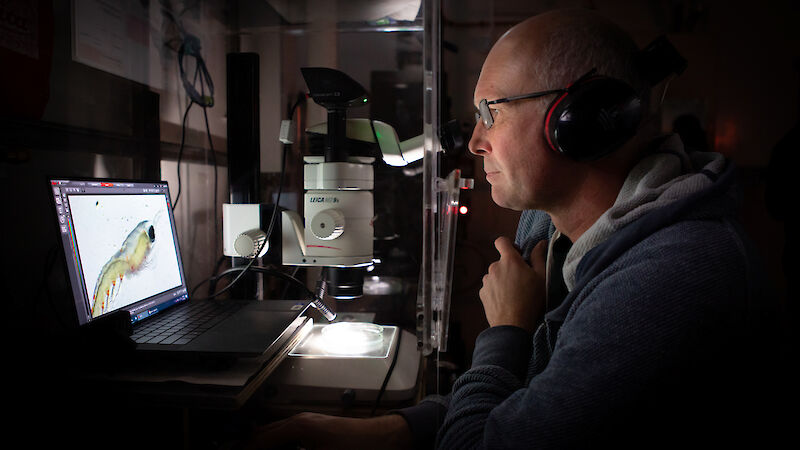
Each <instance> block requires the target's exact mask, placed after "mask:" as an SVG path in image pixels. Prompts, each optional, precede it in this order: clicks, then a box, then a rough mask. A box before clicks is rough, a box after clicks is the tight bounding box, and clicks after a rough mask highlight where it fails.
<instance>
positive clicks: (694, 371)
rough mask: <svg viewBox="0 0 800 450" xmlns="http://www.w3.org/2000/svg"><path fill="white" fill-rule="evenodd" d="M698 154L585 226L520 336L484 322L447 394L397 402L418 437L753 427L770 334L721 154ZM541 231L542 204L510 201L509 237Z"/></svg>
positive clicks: (655, 433) (526, 242)
mask: <svg viewBox="0 0 800 450" xmlns="http://www.w3.org/2000/svg"><path fill="white" fill-rule="evenodd" d="M679 150H681V151H682V149H679ZM684 156H685V155H684ZM684 159H685V161H689V159H686V158H684ZM653 164H660V163H653ZM653 167H655V166H653ZM709 167H712V166H711V165H707V166H704V167H684V168H682V169H681V171H682V172H684V173H691V174H692V176H701V177H705V178H707V179H703V180H700V181H701V183H700V184H698V185H697V186H700V187H697V186H695V187H693V188H692V189H688V190H687V191H686V192H683V193H681V194H680V195H677V196H676V198H674V199H671V200H670V201H669V202H665V203H666V204H660V205H658V207H657V208H651V209H649V210H646V212H644V213H642V214H639V215H638V216H636V217H635V218H634V219H633V220H630V221H623V223H622V225H621V226H619V227H618V228H614V229H613V230H611V231H606V232H603V233H599V234H596V235H595V236H594V237H589V238H592V239H596V240H597V241H598V242H597V243H596V245H595V243H593V244H592V245H591V246H590V247H591V248H590V250H588V251H587V252H586V253H585V254H583V255H581V256H580V257H579V258H578V263H577V266H576V269H575V273H574V279H571V280H570V283H569V284H571V285H572V286H571V289H570V291H569V293H568V294H567V295H566V298H564V299H563V301H561V302H560V303H559V304H557V305H549V306H548V312H547V313H546V314H545V317H544V320H543V322H542V323H541V324H540V325H539V326H538V328H537V329H536V331H535V333H534V334H533V335H531V334H530V333H528V332H526V331H524V330H522V329H520V328H516V327H512V326H499V327H492V328H489V329H487V330H485V331H484V332H483V333H481V334H480V335H479V337H478V339H477V341H476V344H475V351H474V354H473V361H472V367H471V369H469V370H468V371H467V372H466V373H464V374H463V375H462V376H461V377H459V378H458V380H457V381H456V383H455V385H454V387H453V392H452V394H451V395H449V396H448V397H445V398H438V399H437V398H435V397H432V398H430V399H428V401H424V402H422V403H421V404H420V405H418V406H415V407H413V408H409V409H406V410H403V411H400V413H401V414H403V415H404V417H406V419H407V420H408V422H409V425H410V427H411V429H412V432H413V433H414V434H415V438H416V439H417V442H418V443H419V444H420V446H423V445H425V443H427V444H430V443H432V442H433V436H432V433H433V430H435V429H437V428H438V437H437V439H436V444H437V447H438V448H446V449H468V448H536V449H539V448H576V447H578V448H586V447H589V448H597V447H606V446H614V447H638V448H652V447H668V446H673V445H675V444H680V445H691V446H694V444H699V443H701V442H702V443H706V444H720V443H721V442H722V439H728V440H730V438H732V440H733V441H734V442H736V441H739V440H740V439H745V438H748V439H758V438H760V437H762V435H760V434H759V433H760V431H759V433H750V431H752V430H753V429H754V428H753V426H754V424H755V421H757V422H759V424H760V425H764V422H766V421H765V420H761V419H764V417H766V416H767V415H769V414H770V413H772V412H773V411H774V410H771V409H767V408H769V407H770V406H772V403H765V401H766V399H765V398H764V395H765V394H766V393H767V392H768V391H770V392H771V387H772V386H769V383H765V379H767V380H768V379H769V378H770V377H771V376H773V373H772V371H773V370H775V369H774V368H771V366H770V364H771V363H773V362H774V361H775V358H776V355H775V353H776V352H774V350H776V349H777V348H778V347H779V346H777V345H776V343H779V342H778V341H775V340H776V339H780V338H781V337H780V336H779V335H778V334H776V332H777V330H778V328H777V327H776V326H775V323H776V322H775V320H776V318H775V316H774V315H772V314H773V313H774V305H773V304H771V303H770V302H769V301H767V300H768V299H771V298H772V297H771V296H770V295H769V294H770V293H769V290H768V288H767V283H766V279H765V276H764V271H763V267H762V265H761V263H760V260H759V258H758V257H757V255H756V254H755V252H754V250H753V247H752V245H751V244H750V242H749V241H748V239H747V238H746V236H745V233H744V232H743V231H742V229H741V228H740V226H739V225H738V222H737V220H736V203H737V196H736V192H737V191H736V188H735V178H736V169H735V168H734V166H733V165H732V164H730V163H729V162H728V161H725V160H720V159H719V158H715V164H714V165H713V167H715V168H716V169H715V170H709V169H708V168H709ZM697 181H698V180H696V179H695V181H694V182H695V183H696V182H697ZM670 189H672V190H674V187H671V188H670ZM633 191H636V192H639V191H640V190H636V189H631V192H633ZM618 200H619V199H618ZM629 206H630V205H629ZM629 209H630V208H629ZM611 217H614V214H611ZM553 232H554V229H553V227H552V224H551V223H550V219H549V217H548V216H547V214H545V213H543V212H539V211H525V212H524V213H523V214H522V216H521V219H520V225H519V228H518V233H517V245H518V246H519V247H521V248H523V254H524V256H528V255H529V253H530V250H531V249H532V248H533V246H534V245H535V244H536V243H537V242H538V241H540V240H542V239H548V238H549V237H550V236H552V235H553ZM587 233H589V232H587ZM590 234H591V233H590ZM576 244H577V242H576ZM574 259H575V258H573V260H574ZM775 395H779V394H776V393H774V392H771V393H770V394H769V397H770V398H773V397H774V396H775ZM770 417H772V416H770ZM758 429H759V430H761V429H762V428H761V427H759V428H758ZM745 432H747V435H745Z"/></svg>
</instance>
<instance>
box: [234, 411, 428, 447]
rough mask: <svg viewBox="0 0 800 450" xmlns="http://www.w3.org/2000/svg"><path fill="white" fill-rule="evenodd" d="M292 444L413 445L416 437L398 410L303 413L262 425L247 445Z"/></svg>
mask: <svg viewBox="0 0 800 450" xmlns="http://www.w3.org/2000/svg"><path fill="white" fill-rule="evenodd" d="M292 444H294V445H299V446H301V447H302V448H304V449H308V450H317V449H325V450H335V449H375V448H381V449H410V448H412V437H411V430H410V429H409V428H408V423H407V422H406V420H405V419H403V417H402V416H399V415H397V414H387V415H385V416H380V417H372V418H368V419H359V418H354V417H336V416H327V415H324V414H316V413H300V414H297V415H294V416H292V417H289V418H288V419H284V420H280V421H277V422H273V423H271V424H268V425H265V426H264V427H261V428H259V429H258V430H256V431H255V433H254V435H253V436H252V438H251V439H250V441H249V442H248V443H247V445H246V446H245V448H246V449H248V450H250V449H269V448H286V446H287V445H292Z"/></svg>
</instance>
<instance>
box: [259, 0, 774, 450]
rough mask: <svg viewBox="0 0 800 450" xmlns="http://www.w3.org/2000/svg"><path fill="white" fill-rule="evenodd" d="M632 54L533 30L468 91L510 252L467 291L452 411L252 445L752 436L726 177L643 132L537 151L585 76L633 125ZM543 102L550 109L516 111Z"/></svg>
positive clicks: (741, 264)
mask: <svg viewBox="0 0 800 450" xmlns="http://www.w3.org/2000/svg"><path fill="white" fill-rule="evenodd" d="M636 55H637V49H636V46H635V45H634V43H633V42H632V40H631V39H630V38H629V37H628V36H627V35H625V34H624V33H623V32H622V31H620V30H619V29H618V28H617V27H616V26H615V25H613V24H611V23H610V22H608V21H606V20H605V19H603V18H601V17H599V16H597V15H596V14H594V13H592V12H588V11H583V10H566V11H555V12H550V13H546V14H541V15H538V16H535V17H533V18H531V19H528V20H526V21H524V22H522V23H520V24H519V25H517V26H515V27H513V28H512V29H511V30H509V31H508V32H507V33H506V34H505V35H503V36H502V37H501V38H500V40H499V41H498V42H497V43H496V44H495V46H494V47H493V48H492V50H491V51H490V53H489V55H488V56H487V58H486V61H485V63H484V65H483V68H482V71H481V75H480V78H479V80H478V83H477V86H476V88H475V94H474V104H475V105H476V108H478V109H479V113H480V117H479V120H478V121H477V123H476V125H475V128H474V131H473V135H472V138H471V140H470V143H469V148H470V151H471V152H472V153H474V154H476V155H478V156H480V157H482V158H483V163H484V169H485V172H486V178H487V181H488V182H489V183H490V184H491V194H492V199H493V200H494V201H495V202H496V203H497V204H498V205H500V206H502V207H506V208H510V209H514V210H520V211H524V212H523V214H522V216H521V219H520V225H519V229H518V232H517V239H516V248H515V245H514V244H513V243H512V242H511V241H510V240H509V239H507V238H504V237H501V238H499V239H498V240H497V241H496V242H495V245H496V247H497V250H498V252H499V254H500V259H499V260H498V261H496V262H495V263H493V264H492V265H491V266H490V267H489V270H488V273H487V274H486V276H484V278H483V287H482V289H481V291H480V298H481V301H482V303H483V305H484V310H485V313H486V318H487V320H488V322H489V325H490V328H489V329H487V330H485V331H484V332H483V333H481V335H480V336H479V337H478V339H477V341H476V345H475V352H474V355H473V362H472V368H471V369H470V370H469V371H467V372H466V373H465V374H463V375H462V376H461V377H460V378H459V379H458V380H457V381H456V383H455V385H454V388H453V392H452V393H451V395H449V396H448V397H445V398H435V397H431V398H429V399H426V400H425V401H423V402H422V403H420V404H419V405H417V406H414V407H411V408H407V409H405V410H401V411H397V413H396V414H389V415H386V416H383V417H378V418H374V419H353V418H338V417H329V416H322V415H316V414H303V415H300V416H296V417H294V418H290V419H288V420H286V421H282V422H278V423H275V424H272V425H270V426H269V427H267V428H265V429H263V430H261V434H260V435H259V436H260V439H259V440H260V442H261V443H264V442H270V440H272V441H273V442H283V441H284V439H285V438H286V437H287V436H294V437H295V438H297V437H299V438H300V439H301V440H302V441H303V444H304V446H305V447H307V448H317V447H322V448H424V447H430V446H432V445H433V444H434V440H435V442H436V445H437V447H439V448H454V449H461V448H483V447H487V448H537V449H538V448H574V447H585V446H591V447H600V446H604V445H615V446H637V447H657V446H661V445H664V446H666V445H670V444H675V443H689V442H691V443H698V442H705V443H712V442H713V443H719V442H720V441H722V440H724V439H723V438H731V437H732V438H734V439H738V438H740V437H741V436H742V435H741V434H738V433H739V432H740V431H741V430H745V429H747V428H746V427H752V426H754V422H753V419H754V416H753V415H752V414H748V410H747V409H745V408H743V407H745V406H747V407H751V406H753V405H754V404H755V400H757V398H751V397H757V396H750V395H748V394H750V393H751V392H753V389H752V388H753V384H752V383H754V379H753V378H751V376H752V375H753V372H758V371H751V370H748V369H750V368H754V367H758V368H762V369H763V368H764V366H759V365H758V364H760V362H756V360H755V356H756V355H757V354H758V353H757V352H755V351H754V349H753V348H752V347H753V346H752V345H750V344H755V346H756V347H761V346H760V345H759V344H760V342H759V341H758V340H757V339H758V338H759V335H757V334H756V335H755V336H753V333H756V332H758V331H760V330H761V325H762V323H761V322H760V321H759V320H757V319H761V318H762V315H761V309H759V308H760V307H761V306H762V305H761V304H760V303H759V300H760V298H761V296H762V294H763V292H762V290H763V286H764V282H763V279H762V275H761V273H760V271H759V267H758V265H757V262H755V261H756V260H755V259H754V257H753V256H752V253H751V250H750V249H749V245H750V244H749V243H748V242H747V240H746V239H745V238H744V234H743V233H742V232H741V231H740V229H739V227H738V225H737V224H736V221H735V220H734V218H735V208H734V206H735V198H734V196H733V195H732V193H733V192H734V185H733V178H734V173H735V172H734V169H733V166H732V165H731V164H730V162H729V161H727V160H726V159H725V158H723V157H722V156H721V155H718V154H711V153H693V154H689V153H686V152H685V151H684V149H683V146H682V145H681V142H680V140H679V139H678V138H677V137H676V136H674V135H671V136H665V137H658V136H656V135H655V133H654V132H653V130H652V128H653V127H652V126H648V125H652V121H648V120H647V118H645V120H644V121H643V122H642V123H641V124H640V125H639V126H638V128H637V131H636V135H635V136H633V137H632V138H631V139H627V140H625V141H624V143H622V144H621V145H619V146H617V147H615V148H613V149H611V150H609V152H601V153H608V154H598V155H596V157H592V158H574V157H570V156H565V155H564V154H562V153H559V152H557V151H554V150H553V149H552V148H551V145H550V144H549V143H548V142H547V140H548V138H549V137H548V134H547V133H546V131H545V130H544V123H545V121H546V120H547V114H548V106H549V105H550V104H551V103H552V102H553V101H554V99H555V98H556V97H557V96H559V95H561V94H563V88H565V87H566V86H569V85H571V84H572V83H573V82H575V81H576V80H579V79H581V78H582V76H583V75H584V74H586V73H587V72H589V71H590V70H591V69H596V71H597V73H598V74H600V75H603V76H606V77H613V78H615V79H620V80H622V81H624V82H625V83H627V84H628V85H630V86H631V87H632V88H633V89H634V90H635V91H636V93H637V94H638V95H637V98H638V99H639V100H640V101H641V102H642V105H641V106H642V108H643V110H644V111H645V112H646V111H647V110H648V107H647V105H648V99H649V85H648V84H647V83H646V81H645V80H644V79H643V78H642V77H641V76H640V72H639V71H638V70H637V66H636V64H635V59H636ZM551 91H552V92H551ZM540 92H550V93H549V94H546V95H538V94H537V95H530V96H527V95H526V94H528V93H540ZM516 96H522V97H523V98H519V99H514V100H509V101H500V102H497V101H496V100H498V99H508V98H514V97H516ZM487 107H488V108H487ZM487 109H488V111H487ZM551 137H552V136H551ZM584 150H592V149H584ZM517 248H520V249H522V252H521V254H520V253H519V252H518V251H517ZM760 337H762V338H763V337H764V335H761V336H760ZM756 386H757V387H758V388H759V389H763V388H764V386H763V385H756ZM759 406H762V405H760V404H759ZM766 411H768V410H766ZM750 412H752V411H750ZM763 413H765V410H759V413H758V414H763Z"/></svg>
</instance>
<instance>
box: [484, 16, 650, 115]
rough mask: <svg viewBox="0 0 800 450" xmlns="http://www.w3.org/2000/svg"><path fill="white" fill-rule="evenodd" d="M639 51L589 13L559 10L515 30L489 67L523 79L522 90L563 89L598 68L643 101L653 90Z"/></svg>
mask: <svg viewBox="0 0 800 450" xmlns="http://www.w3.org/2000/svg"><path fill="white" fill-rule="evenodd" d="M637 52H638V48H637V46H636V43H635V42H634V41H633V39H632V38H631V37H630V36H629V35H628V34H627V33H626V32H625V31H623V30H622V29H621V28H619V27H618V26H617V25H616V24H614V23H613V22H611V21H610V20H608V19H606V18H604V17H602V16H601V15H599V14H597V13H595V12H593V11H591V10H586V9H579V8H575V9H560V10H554V11H549V12H546V13H542V14H539V15H536V16H534V17H531V18H529V19H527V20H525V21H523V22H520V23H519V24H517V25H515V26H514V27H512V28H511V29H510V30H508V31H507V32H506V33H505V34H504V35H503V36H501V38H500V39H499V40H498V41H497V43H496V44H495V46H494V47H493V48H492V50H491V52H490V53H489V55H488V57H487V59H486V64H485V65H484V70H486V66H487V65H489V64H492V65H495V66H501V67H505V68H507V69H508V70H513V71H515V72H516V73H517V74H518V77H519V83H518V84H517V85H516V86H514V87H513V89H516V90H517V91H516V92H514V93H510V94H509V95H515V94H519V93H522V92H532V91H537V90H547V89H557V88H563V87H565V86H567V85H568V84H570V83H571V82H573V81H575V80H576V79H578V78H579V77H580V76H582V75H584V74H585V73H587V72H589V71H590V70H591V69H593V68H596V69H597V72H598V74H600V75H605V76H610V77H614V78H619V79H621V80H623V81H626V82H627V83H629V84H630V85H631V86H633V87H634V89H636V91H637V92H639V93H640V95H642V96H643V99H645V100H646V98H647V97H648V95H649V85H647V83H646V82H645V81H644V80H642V78H641V77H640V76H639V73H638V71H637V70H636V66H635V62H634V58H635V55H636V53H637Z"/></svg>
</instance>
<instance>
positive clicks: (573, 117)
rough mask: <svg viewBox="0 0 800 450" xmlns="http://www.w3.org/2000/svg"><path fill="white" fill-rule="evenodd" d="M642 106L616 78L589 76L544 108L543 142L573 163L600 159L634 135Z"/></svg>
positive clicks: (632, 92) (633, 92)
mask: <svg viewBox="0 0 800 450" xmlns="http://www.w3.org/2000/svg"><path fill="white" fill-rule="evenodd" d="M641 119H642V102H641V99H640V98H639V96H638V95H637V94H636V91H635V90H634V89H633V88H632V87H631V86H630V85H628V84H627V83H625V82H624V81H622V80H618V79H616V78H610V77H604V76H597V75H592V76H589V77H587V78H583V79H580V80H578V81H577V82H575V83H573V84H572V85H570V86H569V87H567V89H566V91H565V92H563V93H562V94H560V95H559V96H558V97H556V98H555V99H554V100H553V101H552V102H551V103H550V106H549V107H548V108H547V113H546V114H545V119H544V133H545V140H546V141H547V143H548V145H549V146H550V148H551V149H553V150H554V151H556V152H558V153H560V154H562V155H565V156H568V157H570V158H573V159H576V160H594V159H598V158H601V157H603V156H605V155H607V154H609V153H611V152H613V151H614V150H616V149H617V148H619V147H621V146H622V145H623V144H624V143H625V142H627V141H628V140H629V139H630V138H631V137H633V136H634V135H635V134H636V130H637V128H638V126H639V122H640V121H641Z"/></svg>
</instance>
